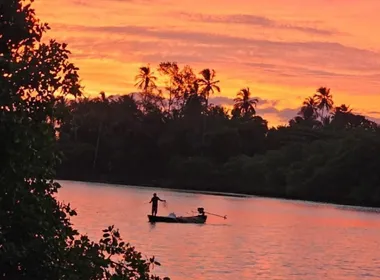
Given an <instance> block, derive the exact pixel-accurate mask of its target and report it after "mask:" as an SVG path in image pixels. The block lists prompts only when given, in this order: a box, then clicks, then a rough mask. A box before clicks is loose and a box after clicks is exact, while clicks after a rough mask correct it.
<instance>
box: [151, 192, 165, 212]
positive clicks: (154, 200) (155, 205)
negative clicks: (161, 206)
mask: <svg viewBox="0 0 380 280" xmlns="http://www.w3.org/2000/svg"><path fill="white" fill-rule="evenodd" d="M158 201H162V202H166V200H164V199H161V198H159V197H158V196H157V194H156V193H154V194H153V197H152V199H151V200H150V201H149V203H152V216H157V210H158Z"/></svg>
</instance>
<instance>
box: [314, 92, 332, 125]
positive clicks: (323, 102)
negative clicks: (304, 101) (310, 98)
mask: <svg viewBox="0 0 380 280" xmlns="http://www.w3.org/2000/svg"><path fill="white" fill-rule="evenodd" d="M314 98H315V101H316V104H317V107H318V109H320V110H321V114H320V117H321V121H322V122H323V123H324V122H326V121H328V120H326V118H327V117H328V114H329V113H330V111H331V109H332V108H333V106H334V101H333V98H332V95H331V93H330V89H329V88H326V87H320V88H319V89H317V93H316V94H315V95H314Z"/></svg>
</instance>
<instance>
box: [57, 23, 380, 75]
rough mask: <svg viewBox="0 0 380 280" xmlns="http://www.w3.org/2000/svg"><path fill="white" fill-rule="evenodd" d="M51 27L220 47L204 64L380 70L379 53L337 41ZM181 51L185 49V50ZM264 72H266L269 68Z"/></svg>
mask: <svg viewBox="0 0 380 280" xmlns="http://www.w3.org/2000/svg"><path fill="white" fill-rule="evenodd" d="M55 27H56V28H59V29H62V30H65V31H66V32H81V33H86V34H89V33H93V34H97V35H98V36H99V35H100V34H107V35H108V36H112V35H113V36H119V37H120V40H124V41H125V43H128V42H130V41H131V40H133V39H134V38H131V39H128V36H131V37H132V36H139V37H140V38H141V39H140V40H142V41H144V40H146V39H149V40H151V41H152V44H153V42H155V41H156V42H160V44H161V46H164V44H168V43H172V44H174V43H182V44H185V46H186V45H187V48H198V47H200V48H202V47H203V48H205V47H208V48H211V47H220V48H221V50H220V53H215V54H214V56H211V57H206V56H205V55H204V54H202V56H203V57H204V60H206V58H208V60H209V61H208V62H210V63H212V62H213V61H212V58H213V57H220V56H222V55H223V54H224V55H225V56H226V55H227V54H230V55H234V57H235V58H236V59H240V60H246V61H252V59H256V60H258V59H261V60H265V61H268V62H266V64H264V65H267V66H270V65H271V64H270V63H269V61H273V60H274V59H275V60H276V65H279V66H281V65H283V64H287V67H289V66H290V67H292V66H294V64H295V65H298V66H303V67H305V66H306V65H307V67H308V68H309V69H310V71H311V72H310V75H313V74H316V73H317V74H319V75H322V74H323V75H325V76H328V75H329V76H331V75H337V74H336V73H337V72H338V73H339V71H342V72H343V71H349V72H351V73H352V74H356V73H359V74H360V73H362V72H363V71H369V72H371V71H372V72H371V73H367V74H372V75H373V74H374V73H373V71H376V70H377V69H380V55H379V53H377V52H374V51H370V50H365V49H360V48H356V47H351V46H345V45H343V44H341V43H337V42H328V41H275V40H264V39H256V38H248V37H239V36H233V35H226V34H211V33H206V32H198V31H189V30H182V29H163V28H156V27H150V26H132V25H125V26H83V25H61V26H58V25H56V26H55ZM125 36H127V38H125ZM123 37H124V38H123ZM143 38H144V39H143ZM156 48H157V46H156ZM184 49H185V50H186V48H185V47H184ZM159 50H160V51H164V48H163V47H162V48H160V49H159ZM348 57H349V59H348ZM272 66H273V65H272ZM315 68H317V69H315ZM294 69H295V68H294ZM294 69H293V70H294ZM267 70H268V71H270V69H267ZM332 70H334V71H332ZM297 74H298V73H295V75H297ZM343 74H344V73H343ZM362 74H364V73H362ZM376 75H377V74H376Z"/></svg>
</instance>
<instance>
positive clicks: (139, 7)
mask: <svg viewBox="0 0 380 280" xmlns="http://www.w3.org/2000/svg"><path fill="white" fill-rule="evenodd" d="M34 7H35V9H36V12H37V16H38V17H40V18H41V20H42V21H44V22H48V23H49V24H50V26H51V27H52V30H51V31H50V32H49V33H48V34H49V35H48V36H49V37H53V38H56V39H57V40H59V41H60V42H66V43H68V44H69V49H70V50H71V51H72V59H73V62H74V63H75V64H76V65H77V66H78V67H79V68H80V76H81V79H82V84H83V86H85V93H86V95H92V96H94V95H97V94H98V93H99V92H100V91H105V92H106V93H107V94H108V95H111V94H126V93H129V92H132V91H136V89H135V88H134V77H135V75H136V73H137V71H138V68H139V67H140V66H143V65H146V64H147V63H150V65H151V67H152V68H155V67H156V66H157V65H158V63H160V62H162V61H176V62H178V63H179V64H180V66H183V65H185V64H188V65H190V66H192V67H193V68H194V69H195V70H196V72H197V73H198V72H199V71H200V70H202V69H203V68H213V69H215V70H216V72H217V77H218V79H220V80H221V88H222V94H221V95H219V96H214V98H213V99H212V102H214V103H217V104H224V105H230V104H231V103H232V98H234V96H235V94H236V92H237V91H238V90H239V89H240V88H243V87H247V86H249V87H250V88H251V91H252V93H253V95H254V96H258V97H260V102H261V103H260V104H259V107H258V110H257V113H258V114H260V115H262V116H263V117H264V118H266V119H268V120H269V122H270V125H277V124H283V123H286V122H287V120H289V119H290V118H292V117H293V116H294V115H295V114H296V113H297V111H298V108H299V106H300V105H301V103H302V101H303V99H304V98H306V97H307V96H309V95H312V94H314V92H315V90H316V89H317V88H318V87H321V86H326V87H329V88H331V91H332V94H333V97H334V100H335V103H336V105H340V104H341V103H346V104H348V105H350V107H352V108H353V109H354V111H355V112H357V113H362V114H365V115H367V116H369V117H371V119H372V120H378V121H380V110H379V109H378V103H379V101H380V96H379V91H380V53H379V49H380V37H379V36H376V34H374V29H375V27H376V26H379V25H380V17H379V16H378V15H377V14H378V11H379V9H380V1H378V0H366V1H357V0H355V1H354V0H345V1H333V0H329V1H327V0H318V1H317V0H310V1H301V0H288V1H283V0H269V1H263V0H259V1H247V0H236V1H230V0H219V1H216V0H209V1H194V0H192V1H189V0H181V1H173V0H151V1H147V0H92V1H91V0H37V1H36V3H35V5H34ZM155 72H156V73H157V71H155ZM157 75H158V73H157Z"/></svg>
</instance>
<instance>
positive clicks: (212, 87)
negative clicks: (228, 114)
mask: <svg viewBox="0 0 380 280" xmlns="http://www.w3.org/2000/svg"><path fill="white" fill-rule="evenodd" d="M199 74H200V75H201V76H202V77H201V78H200V79H198V84H199V86H200V90H201V94H202V96H203V97H204V98H205V100H206V108H207V107H208V99H209V96H210V94H214V93H215V91H217V92H220V87H219V86H218V85H217V84H218V83H219V80H216V81H215V76H216V73H215V70H214V69H211V70H210V69H203V70H202V71H201V72H200V73H199Z"/></svg>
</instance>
